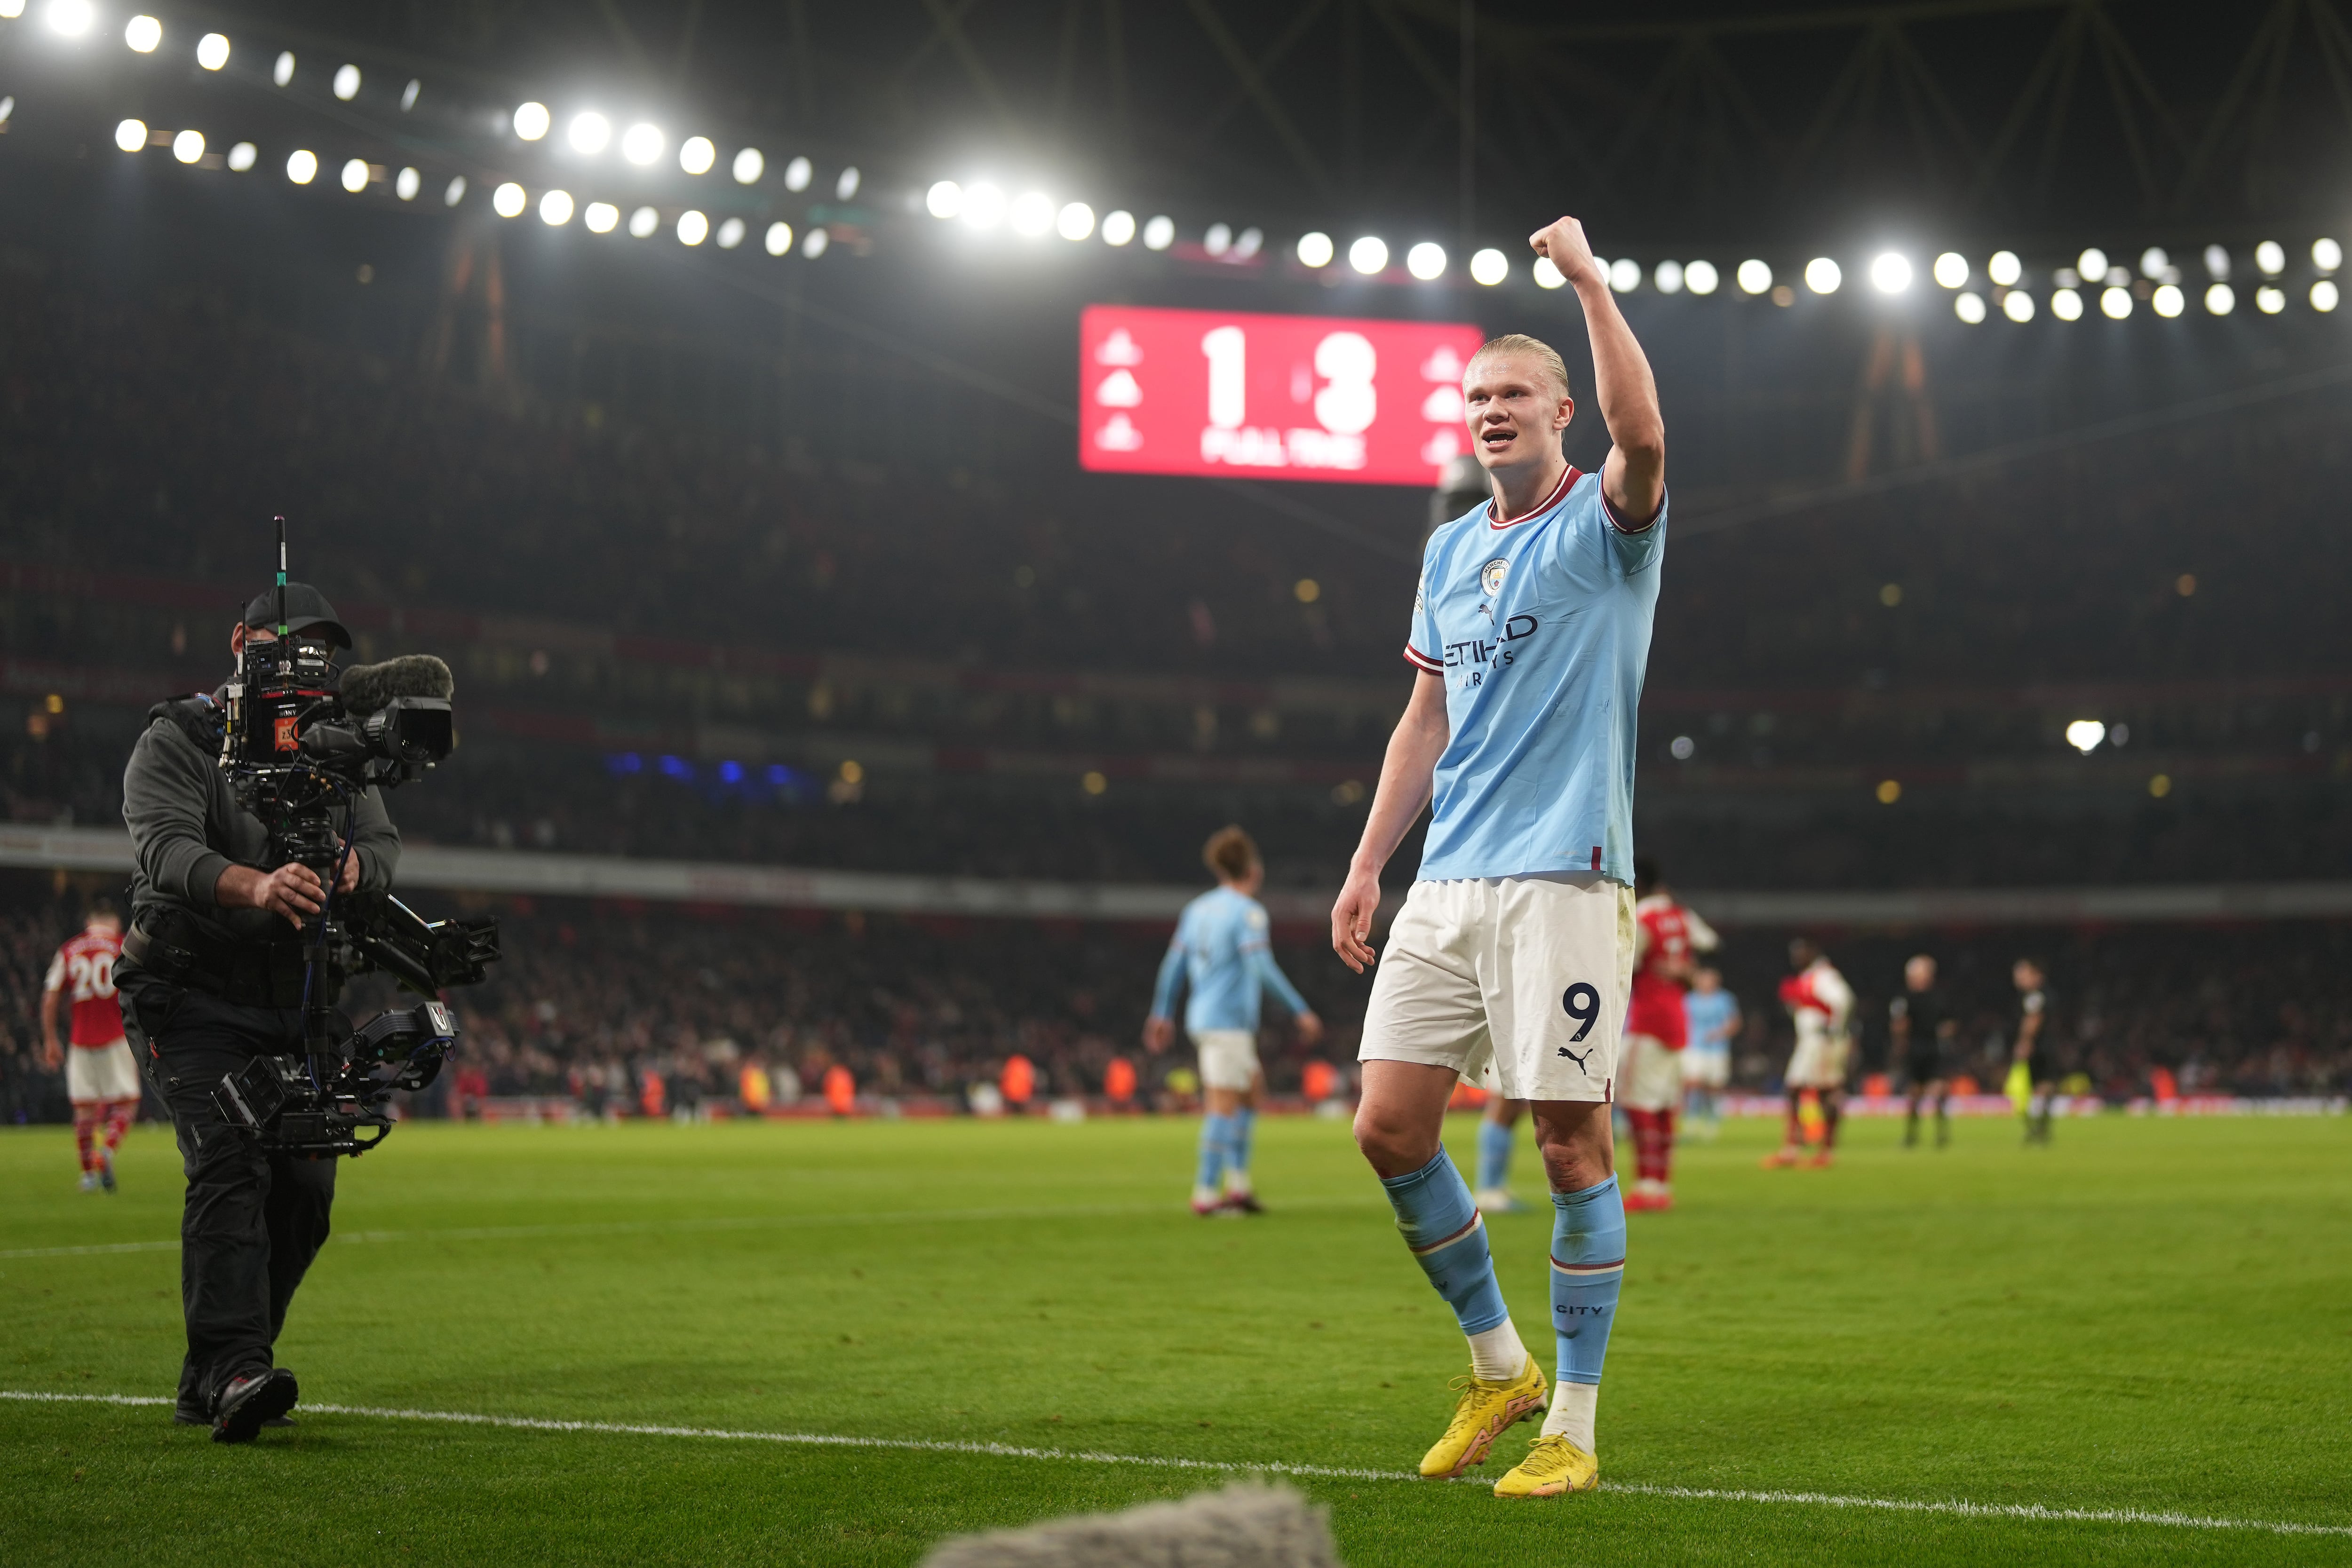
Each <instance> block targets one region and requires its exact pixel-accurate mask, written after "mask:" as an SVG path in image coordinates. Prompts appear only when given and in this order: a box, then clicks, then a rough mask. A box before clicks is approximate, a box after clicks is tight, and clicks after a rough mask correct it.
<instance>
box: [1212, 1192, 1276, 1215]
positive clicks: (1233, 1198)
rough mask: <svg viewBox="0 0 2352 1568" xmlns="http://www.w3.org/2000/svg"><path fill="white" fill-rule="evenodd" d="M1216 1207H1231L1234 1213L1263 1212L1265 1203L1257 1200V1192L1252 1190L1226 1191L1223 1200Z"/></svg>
mask: <svg viewBox="0 0 2352 1568" xmlns="http://www.w3.org/2000/svg"><path fill="white" fill-rule="evenodd" d="M1217 1207H1220V1208H1228V1209H1231V1210H1232V1211H1233V1212H1234V1213H1235V1214H1264V1213H1265V1205H1264V1204H1262V1203H1260V1202H1259V1201H1258V1200H1257V1194H1255V1193H1254V1192H1232V1193H1227V1194H1226V1195H1225V1201H1224V1202H1223V1203H1222V1204H1219V1205H1218V1206H1217Z"/></svg>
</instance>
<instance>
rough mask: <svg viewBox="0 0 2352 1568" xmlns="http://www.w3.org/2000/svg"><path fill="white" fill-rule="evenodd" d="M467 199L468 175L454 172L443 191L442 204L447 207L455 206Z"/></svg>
mask: <svg viewBox="0 0 2352 1568" xmlns="http://www.w3.org/2000/svg"><path fill="white" fill-rule="evenodd" d="M465 199H466V176H464V175H463V174H452V175H451V176H449V183H448V185H447V186H446V188H445V189H444V190H443V191H442V193H441V204H442V205H443V206H445V207H454V206H456V205H457V204H458V203H459V202H462V201H464V200H465Z"/></svg>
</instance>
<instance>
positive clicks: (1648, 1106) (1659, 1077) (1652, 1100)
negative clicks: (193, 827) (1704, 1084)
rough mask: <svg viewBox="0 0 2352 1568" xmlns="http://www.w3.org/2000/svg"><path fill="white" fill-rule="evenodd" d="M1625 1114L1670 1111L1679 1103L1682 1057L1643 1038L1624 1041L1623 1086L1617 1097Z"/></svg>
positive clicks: (1651, 1038) (1634, 1036)
mask: <svg viewBox="0 0 2352 1568" xmlns="http://www.w3.org/2000/svg"><path fill="white" fill-rule="evenodd" d="M1617 1099H1618V1101H1619V1103H1622V1105H1623V1106H1624V1107H1625V1109H1627V1110H1628V1111H1671V1110H1673V1109H1675V1107H1676V1106H1678V1105H1680V1104H1681V1103H1683V1053H1682V1052H1681V1051H1675V1050H1673V1049H1671V1048H1670V1047H1669V1046H1668V1045H1667V1044H1666V1042H1665V1041H1664V1040H1658V1039H1656V1038H1654V1036H1651V1035H1646V1034H1629V1035H1627V1036H1626V1037H1625V1086H1624V1092H1622V1093H1621V1094H1619V1095H1618V1096H1617Z"/></svg>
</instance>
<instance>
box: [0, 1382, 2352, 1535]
mask: <svg viewBox="0 0 2352 1568" xmlns="http://www.w3.org/2000/svg"><path fill="white" fill-rule="evenodd" d="M0 1399H20V1400H25V1401H26V1402H29V1403H34V1404H54V1405H136V1406H158V1405H169V1404H171V1403H172V1401H171V1400H169V1399H166V1398H163V1397H161V1396H151V1395H139V1394H48V1393H37V1392H26V1391H20V1390H17V1389H13V1388H0ZM300 1408H301V1409H303V1410H305V1411H309V1412H313V1413H316V1414H319V1415H326V1416H368V1417H372V1418H373V1419H376V1420H383V1421H438V1422H444V1423H447V1424H449V1425H453V1426H460V1427H507V1428H509V1429H513V1430H519V1431H526V1432H588V1433H597V1434H604V1435H609V1436H614V1437H702V1438H715V1439H718V1440H719V1441H722V1442H732V1443H782V1444H790V1445H793V1446H795V1447H800V1448H882V1449H889V1450H893V1451H897V1452H902V1453H903V1452H912V1453H923V1454H976V1455H981V1456H983V1457H986V1458H1006V1459H1059V1460H1063V1461H1066V1462H1070V1463H1076V1464H1087V1465H1138V1466H1142V1467H1145V1468H1147V1469H1163V1470H1212V1471H1218V1472H1222V1473H1227V1474H1231V1473H1235V1472H1239V1473H1243V1474H1251V1475H1278V1476H1304V1477H1308V1478H1312V1479H1320V1480H1346V1481H1417V1480H1420V1479H1422V1478H1421V1477H1419V1476H1417V1475H1414V1474H1412V1473H1411V1472H1410V1471H1406V1470H1366V1469H1346V1468H1344V1467H1341V1466H1338V1465H1293V1464H1285V1463H1282V1462H1280V1461H1278V1460H1265V1461H1251V1460H1243V1459H1184V1458H1169V1457H1167V1456H1164V1455H1155V1454H1105V1453H1097V1452H1094V1451H1092V1450H1088V1449H1080V1448H1022V1447H1020V1446H1018V1445H1015V1444H1011V1443H950V1442H940V1441H937V1440H927V1439H923V1438H917V1437H843V1436H840V1435H838V1434H835V1433H827V1432H738V1431H730V1430H728V1429H726V1428H724V1427H656V1426H648V1425H641V1424H638V1423H635V1422H628V1421H561V1420H551V1419H547V1418H544V1417H538V1416H478V1415H470V1414H465V1413H462V1412H457V1411H450V1410H389V1409H384V1408H382V1407H379V1406H371V1405H320V1404H311V1403H307V1402H306V1403H305V1404H303V1405H302V1406H300ZM1459 1479H1462V1480H1464V1481H1466V1482H1468V1483H1470V1484H1472V1485H1476V1486H1484V1485H1486V1484H1487V1483H1486V1481H1484V1480H1482V1479H1479V1478H1477V1477H1475V1476H1465V1477H1461V1478H1459ZM1604 1490H1608V1491H1613V1492H1626V1493H1630V1494H1633V1495H1634V1496H1638V1497H1658V1498H1671V1499H1674V1500H1678V1501H1689V1502H1750V1503H1778V1504H1788V1503H1794V1504H1798V1505H1800V1506H1809V1507H1813V1508H1853V1509H1874V1510H1878V1511H1884V1512H1890V1513H1931V1514H1940V1515H1943V1516H1945V1517H1948V1518H1954V1519H1998V1520H2019V1521H2027V1522H2032V1523H2042V1524H2146V1525H2155V1526H2158V1527H2160V1528H2163V1529H2168V1530H2247V1531H2256V1532H2259V1533H2263V1534H2270V1535H2334V1536H2352V1524H2305V1523H2303V1522H2300V1521H2295V1520H2282V1519H2217V1518H2213V1517H2210V1516H2208V1515H2204V1514H2194V1513H2179V1512H2175V1511H2168V1510H2167V1511H2157V1510H2150V1509H2137V1508H2053V1507H2050V1506H2048V1505H2046V1504H2043V1503H2038V1502H2008V1503H2002V1502H1967V1501H1963V1500H1959V1499H1957V1498H1954V1499H1947V1500H1928V1499H1915V1498H1889V1497H1844V1496H1841V1495H1839V1494H1837V1493H1835V1492H1810V1491H1755V1490H1744V1489H1734V1488H1718V1487H1674V1486H1649V1485H1643V1484H1641V1483H1638V1482H1623V1481H1612V1482H1610V1483H1609V1485H1608V1486H1607V1487H1606V1488H1605V1489H1604Z"/></svg>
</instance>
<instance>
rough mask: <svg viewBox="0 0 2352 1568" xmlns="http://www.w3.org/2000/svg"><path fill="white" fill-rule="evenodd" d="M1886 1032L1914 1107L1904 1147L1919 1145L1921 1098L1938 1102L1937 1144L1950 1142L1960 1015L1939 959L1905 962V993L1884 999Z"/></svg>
mask: <svg viewBox="0 0 2352 1568" xmlns="http://www.w3.org/2000/svg"><path fill="white" fill-rule="evenodd" d="M1886 1021H1887V1027H1888V1031H1889V1032H1890V1033H1891V1034H1893V1036H1894V1037H1895V1051H1896V1052H1897V1053H1898V1054H1899V1055H1900V1056H1901V1058H1902V1061H1903V1077H1904V1093H1905V1094H1906V1096H1907V1097H1908V1098H1909V1101H1910V1106H1909V1110H1908V1112H1907V1113H1906V1119H1905V1121H1904V1124H1903V1146H1904V1147H1905V1148H1906V1149H1914V1148H1917V1147H1918V1146H1919V1103H1920V1102H1921V1101H1923V1100H1932V1101H1934V1102H1935V1103H1936V1146H1937V1148H1939V1149H1940V1148H1942V1147H1944V1146H1945V1145H1948V1144H1949V1143H1950V1142H1951V1141H1952V1117H1951V1106H1950V1098H1951V1056H1952V1043H1953V1041H1954V1040H1955V1039H1956V1038H1957V1037H1958V1034H1959V1032H1960V1020H1959V1017H1958V1014H1956V1013H1954V1012H1953V1010H1952V1002H1951V998H1949V997H1948V996H1947V995H1945V993H1944V988H1942V987H1941V986H1938V985H1937V983H1936V960H1935V959H1934V958H1933V957H1931V956H1928V955H1927V954H1925V953H1920V954H1916V955H1915V956H1912V957H1911V958H1910V959H1909V961H1907V962H1906V963H1905V964H1904V966H1903V994H1902V995H1901V996H1899V997H1896V998H1895V999H1894V1000H1893V1001H1891V1002H1889V1003H1887V1004H1886Z"/></svg>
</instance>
